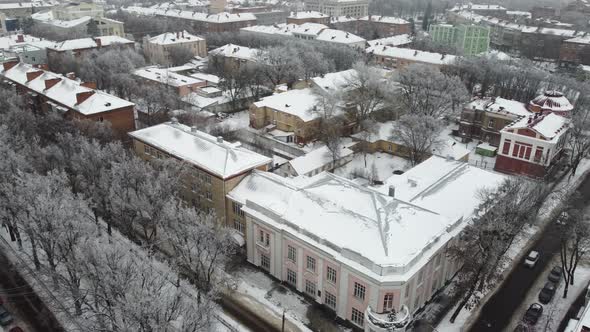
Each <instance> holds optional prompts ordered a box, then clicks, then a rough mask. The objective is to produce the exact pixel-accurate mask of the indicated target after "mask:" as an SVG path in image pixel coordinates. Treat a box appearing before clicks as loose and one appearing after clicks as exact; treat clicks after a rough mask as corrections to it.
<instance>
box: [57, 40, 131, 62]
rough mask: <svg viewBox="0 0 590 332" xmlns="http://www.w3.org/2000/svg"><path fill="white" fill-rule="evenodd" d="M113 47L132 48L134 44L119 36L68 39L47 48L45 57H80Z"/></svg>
mask: <svg viewBox="0 0 590 332" xmlns="http://www.w3.org/2000/svg"><path fill="white" fill-rule="evenodd" d="M114 47H128V48H134V47H135V43H134V42H133V41H131V40H129V39H126V38H123V37H119V36H102V37H95V38H80V39H70V40H64V41H63V42H58V43H55V44H54V45H53V46H48V47H47V57H48V58H49V59H51V58H52V57H57V56H60V55H61V54H64V53H70V54H72V55H74V56H76V57H80V56H82V55H84V54H86V53H88V52H91V51H94V50H98V49H104V48H114Z"/></svg>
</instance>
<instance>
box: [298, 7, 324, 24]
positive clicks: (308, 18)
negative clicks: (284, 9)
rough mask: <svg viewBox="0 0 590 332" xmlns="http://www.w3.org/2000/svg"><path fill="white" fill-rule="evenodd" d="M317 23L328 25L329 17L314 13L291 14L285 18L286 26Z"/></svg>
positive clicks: (309, 11)
mask: <svg viewBox="0 0 590 332" xmlns="http://www.w3.org/2000/svg"><path fill="white" fill-rule="evenodd" d="M303 23H318V24H325V25H328V24H330V16H328V15H326V14H322V13H320V12H316V11H311V10H308V11H301V12H291V15H289V17H287V24H303Z"/></svg>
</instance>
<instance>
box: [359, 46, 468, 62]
mask: <svg viewBox="0 0 590 332" xmlns="http://www.w3.org/2000/svg"><path fill="white" fill-rule="evenodd" d="M370 53H372V54H375V55H380V56H385V57H391V58H397V59H404V60H410V61H416V62H421V63H429V64H434V65H448V64H451V63H453V62H454V61H455V59H456V58H457V57H456V56H455V55H450V54H440V53H431V52H424V51H418V50H413V49H409V48H399V47H389V46H379V47H373V48H371V51H370Z"/></svg>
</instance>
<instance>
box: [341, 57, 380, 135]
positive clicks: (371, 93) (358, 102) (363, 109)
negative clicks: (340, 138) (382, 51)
mask: <svg viewBox="0 0 590 332" xmlns="http://www.w3.org/2000/svg"><path fill="white" fill-rule="evenodd" d="M353 69H354V74H352V75H351V77H349V78H347V82H346V83H347V87H346V90H347V91H346V92H344V94H345V96H344V99H345V100H346V101H348V102H349V103H351V104H352V105H353V107H351V108H350V113H351V115H352V116H354V118H355V119H356V121H357V122H358V123H359V124H366V123H367V122H365V120H367V119H368V118H369V116H370V115H371V113H373V111H376V110H378V109H380V108H381V107H383V106H384V89H383V86H384V85H385V83H386V80H385V78H384V76H383V73H382V71H381V70H380V69H378V68H375V67H370V66H367V65H366V64H365V63H363V62H357V63H356V64H355V65H354V66H353ZM363 129H364V128H363Z"/></svg>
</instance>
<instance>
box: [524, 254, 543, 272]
mask: <svg viewBox="0 0 590 332" xmlns="http://www.w3.org/2000/svg"><path fill="white" fill-rule="evenodd" d="M539 256H540V255H539V252H538V251H535V250H533V251H531V252H529V254H528V256H526V258H525V259H524V266H526V267H529V268H531V269H532V268H533V267H535V265H537V261H538V260H539Z"/></svg>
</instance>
